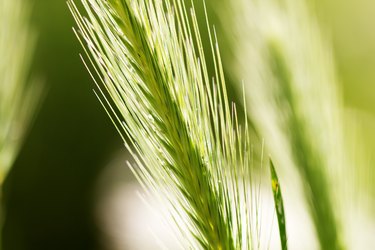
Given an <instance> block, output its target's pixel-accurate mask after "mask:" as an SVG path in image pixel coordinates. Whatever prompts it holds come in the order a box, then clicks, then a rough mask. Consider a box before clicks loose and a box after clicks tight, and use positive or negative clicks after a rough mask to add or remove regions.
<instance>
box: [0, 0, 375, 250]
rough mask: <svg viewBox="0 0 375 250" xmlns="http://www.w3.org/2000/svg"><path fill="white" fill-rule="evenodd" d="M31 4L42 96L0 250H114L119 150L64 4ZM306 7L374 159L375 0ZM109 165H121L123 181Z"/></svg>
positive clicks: (11, 180)
mask: <svg viewBox="0 0 375 250" xmlns="http://www.w3.org/2000/svg"><path fill="white" fill-rule="evenodd" d="M29 1H30V2H31V4H32V5H33V15H32V26H33V27H34V29H36V30H37V32H38V44H37V49H36V53H35V56H34V62H33V66H32V72H36V73H38V74H40V75H43V76H44V79H45V89H46V90H45V97H44V100H43V102H42V105H41V108H40V110H39V112H38V114H37V116H36V119H35V121H34V123H33V125H32V126H31V129H30V130H29V134H28V136H27V137H26V140H25V143H24V145H23V148H22V150H21V152H20V154H19V155H18V158H17V160H16V162H15V164H14V166H13V168H12V170H11V172H10V174H9V175H8V177H7V179H6V181H5V186H4V200H5V201H4V202H5V211H6V219H5V225H4V230H3V242H2V244H3V246H4V249H10V250H13V249H15V250H18V249H19V250H28V249H30V250H31V249H35V250H37V249H38V250H44V249H46V250H49V249H51V250H52V249H53V250H58V249H71V250H74V249H81V250H83V249H93V250H94V249H111V247H110V246H108V245H106V244H105V243H103V238H105V237H104V236H103V235H105V231H106V227H105V226H104V225H103V223H101V220H100V219H98V216H97V214H98V210H100V209H101V208H102V207H103V206H102V205H101V204H100V202H105V201H106V199H104V198H103V197H105V196H106V194H107V191H106V189H110V188H111V187H112V186H113V185H116V183H132V182H134V178H133V177H132V176H131V173H130V171H128V170H127V167H126V164H125V158H126V152H125V148H124V147H123V143H122V141H121V139H120V137H119V136H118V134H117V132H116V130H115V128H114V127H113V126H112V124H111V122H110V120H109V119H108V117H107V115H106V113H105V112H104V110H103V109H102V107H101V105H100V103H99V102H98V100H97V98H96V97H95V95H94V93H93V91H92V89H93V88H94V84H93V82H92V80H91V79H90V77H89V74H88V73H87V70H86V69H85V67H84V65H83V63H82V62H81V60H80V58H79V53H82V49H81V46H80V44H79V43H78V41H77V39H76V37H75V35H74V33H73V31H72V27H73V26H74V21H73V18H72V16H71V14H70V12H69V10H68V8H67V5H66V2H65V0H29ZM312 9H313V11H314V12H315V14H316V15H317V16H318V18H319V22H320V24H321V27H322V28H323V30H324V31H325V32H326V34H328V35H329V36H330V37H329V38H330V39H331V41H332V44H333V48H334V52H335V56H336V62H337V72H338V75H339V79H340V81H341V83H342V89H343V94H344V101H345V106H346V107H347V108H349V109H351V110H355V113H356V117H357V118H358V121H360V122H359V125H358V126H360V128H361V129H360V130H359V131H361V136H362V137H360V138H361V139H362V140H363V145H365V148H366V151H367V160H368V161H369V162H373V160H372V158H371V157H372V155H371V152H373V151H374V150H375V119H373V116H375V29H374V24H375V2H374V1H373V0H356V1H354V0H351V1H350V0H348V1H339V0H315V2H314V6H313V8H312ZM219 39H220V38H219ZM119 155H120V156H119ZM113 164H115V165H117V166H118V165H121V164H122V165H123V168H121V171H120V173H121V176H118V172H117V170H116V171H114V172H115V173H117V174H113V171H112V170H111V169H112V168H111V166H112V165H113ZM114 176H116V177H114ZM131 190H132V189H131ZM372 190H374V189H372ZM134 192H135V190H134ZM374 193H375V192H374ZM120 194H123V193H122V192H120ZM133 197H134V195H133ZM124 206H125V207H126V204H125V205H124ZM104 207H105V206H104ZM149 219H151V218H149ZM140 230H142V229H140ZM122 233H124V232H122ZM125 237H126V235H125Z"/></svg>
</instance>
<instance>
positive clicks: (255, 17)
mask: <svg viewBox="0 0 375 250" xmlns="http://www.w3.org/2000/svg"><path fill="white" fill-rule="evenodd" d="M212 4H213V8H216V10H217V13H219V15H218V16H219V18H218V19H219V20H220V19H221V20H222V21H221V23H220V25H219V30H220V31H221V36H220V39H224V41H225V43H224V44H225V45H226V48H227V49H228V52H227V53H226V54H225V55H226V57H225V62H226V63H227V65H228V66H229V67H231V68H230V69H229V71H230V72H231V76H232V77H233V78H234V79H235V82H240V81H241V80H244V81H245V84H246V97H247V99H248V105H247V106H248V111H249V117H250V119H251V121H252V122H253V123H254V124H255V127H256V130H257V131H258V133H259V135H260V136H261V137H263V138H265V141H266V147H267V149H268V150H269V151H270V153H271V155H272V156H273V159H274V160H275V162H277V166H279V167H280V168H284V169H287V168H290V167H292V166H294V167H295V169H297V170H298V172H299V173H300V176H301V178H302V183H303V188H304V194H305V197H306V199H307V201H308V204H309V208H310V213H311V216H312V219H313V222H314V224H315V228H316V232H317V236H318V239H319V241H320V245H321V248H322V249H341V248H342V242H341V240H342V239H341V238H340V232H339V225H340V218H339V216H338V214H340V211H339V209H338V208H337V207H335V205H337V204H336V203H335V201H334V200H335V198H336V197H334V194H337V193H339V192H340V191H335V190H334V188H335V186H334V185H333V182H334V177H335V176H332V175H331V173H334V172H335V171H336V170H337V169H339V168H341V171H344V169H345V168H344V164H343V160H342V156H343V153H342V143H343V140H342V135H341V133H342V121H341V114H340V113H341V100H340V91H339V90H338V87H337V86H336V84H337V81H336V78H335V67H334V63H333V59H332V53H331V50H330V48H329V46H328V45H327V43H326V41H325V39H323V38H322V36H321V32H320V30H319V28H318V25H317V23H316V21H315V20H314V18H312V15H311V14H310V13H309V11H308V8H307V6H305V3H304V1H298V0H281V1H277V0H239V1H230V0H219V1H213V2H212ZM336 173H337V172H336ZM339 176H340V177H341V176H342V175H339Z"/></svg>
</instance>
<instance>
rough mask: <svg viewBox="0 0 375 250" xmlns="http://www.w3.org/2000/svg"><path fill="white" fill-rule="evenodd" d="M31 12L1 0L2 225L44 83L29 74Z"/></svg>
mask: <svg viewBox="0 0 375 250" xmlns="http://www.w3.org/2000/svg"><path fill="white" fill-rule="evenodd" d="M29 16H30V7H29V4H28V3H27V1H23V0H0V228H2V224H3V220H4V216H5V211H4V209H3V204H2V198H1V196H2V195H1V193H2V186H3V182H4V179H5V178H6V176H7V174H8V172H9V170H10V168H11V167H12V165H13V162H14V160H15V158H16V157H17V154H18V151H19V150H20V147H21V145H22V142H23V139H24V137H25V134H26V132H27V129H28V126H29V125H30V122H31V120H32V118H33V115H34V112H35V109H36V106H37V103H38V101H39V97H40V93H41V84H39V83H38V82H36V81H35V80H31V81H30V76H29V68H30V61H31V57H32V54H33V52H34V44H35V34H34V32H33V31H32V29H31V28H30V26H29ZM0 231H1V230H0ZM0 245H1V238H0ZM0 248H1V246H0Z"/></svg>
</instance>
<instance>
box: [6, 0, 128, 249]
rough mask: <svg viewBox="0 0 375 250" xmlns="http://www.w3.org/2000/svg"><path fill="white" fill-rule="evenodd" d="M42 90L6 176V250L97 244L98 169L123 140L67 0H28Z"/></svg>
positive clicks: (85, 247) (60, 247)
mask: <svg viewBox="0 0 375 250" xmlns="http://www.w3.org/2000/svg"><path fill="white" fill-rule="evenodd" d="M33 5H34V13H33V23H34V26H35V27H36V28H37V29H38V33H39V40H38V46H37V50H36V54H35V63H34V67H33V72H34V73H35V72H36V73H38V74H40V75H42V76H44V78H45V85H46V94H45V98H44V101H43V103H42V106H41V108H40V110H39V113H38V115H37V117H36V120H35V122H34V124H33V126H32V128H31V130H30V133H29V134H28V136H27V138H26V140H25V143H24V146H23V149H22V151H21V152H20V154H19V157H18V159H17V161H16V163H15V165H14V167H13V169H12V171H11V173H10V175H9V176H8V178H7V180H6V182H5V191H4V199H5V207H6V215H7V217H6V220H5V226H4V230H3V237H4V239H3V249H5V250H32V249H35V250H49V249H51V250H59V249H62V250H63V249H64V250H67V249H69V250H74V249H80V250H84V249H90V250H91V249H99V247H98V239H99V237H98V236H99V231H98V228H99V227H98V226H97V225H96V224H95V220H94V214H93V211H94V201H95V199H94V198H95V197H94V188H95V183H96V179H97V177H98V174H99V173H100V171H101V170H102V168H103V167H104V166H105V165H106V164H107V163H108V162H109V161H110V159H111V156H112V152H114V151H115V150H117V149H119V148H122V142H121V140H120V137H119V136H118V135H117V132H116V131H115V129H114V127H113V126H112V124H111V122H110V120H109V119H108V117H107V116H106V114H105V112H104V111H103V109H102V107H101V105H100V103H99V102H98V100H97V99H96V97H95V95H94V93H93V91H92V89H93V88H94V84H93V82H92V80H91V79H90V77H89V74H88V73H87V70H86V69H85V68H84V66H83V64H82V62H81V60H80V58H79V55H78V54H79V53H80V52H82V49H81V47H80V45H79V43H78V41H77V39H76V38H75V36H74V34H73V31H72V28H71V27H72V26H74V22H73V18H72V17H71V15H70V12H69V10H68V7H67V5H66V3H65V0H35V1H33Z"/></svg>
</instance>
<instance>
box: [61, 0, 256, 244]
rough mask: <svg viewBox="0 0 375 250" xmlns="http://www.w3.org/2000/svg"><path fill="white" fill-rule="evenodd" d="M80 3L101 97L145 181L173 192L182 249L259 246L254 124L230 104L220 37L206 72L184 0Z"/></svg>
mask: <svg viewBox="0 0 375 250" xmlns="http://www.w3.org/2000/svg"><path fill="white" fill-rule="evenodd" d="M81 2H82V4H83V6H84V9H85V12H86V14H85V15H87V17H84V16H83V15H81V13H80V12H79V10H78V8H77V7H76V5H75V4H74V3H73V2H72V1H69V2H68V4H69V7H70V9H71V11H72V13H73V16H74V18H75V20H76V22H77V25H78V31H77V34H78V37H79V39H80V41H81V43H82V45H83V47H84V48H85V50H86V53H87V56H88V61H89V62H90V64H91V66H92V67H91V66H90V67H89V66H88V68H89V69H91V70H90V71H91V72H93V79H94V80H95V81H97V84H98V86H99V89H101V90H100V93H99V95H98V96H99V98H100V100H101V102H102V104H103V106H104V107H105V108H106V109H107V111H108V113H109V115H110V116H111V118H112V120H113V122H114V124H115V125H116V127H117V129H118V131H119V132H120V134H121V135H122V137H123V139H124V142H125V144H126V147H127V149H128V150H129V151H130V152H131V153H132V156H133V158H134V159H135V161H136V163H137V166H134V167H133V169H134V172H135V174H136V176H137V177H138V178H139V180H140V182H141V184H143V185H144V186H145V187H146V190H150V191H151V193H152V194H153V195H163V196H166V197H168V198H169V200H170V202H171V207H172V208H173V209H172V210H171V211H170V212H171V213H172V215H174V216H175V217H174V218H175V219H176V221H177V224H178V226H179V228H180V229H181V232H180V233H181V234H180V237H179V238H180V239H181V240H182V241H181V242H182V243H187V244H186V245H184V247H185V248H192V249H200V248H202V249H215V250H216V249H252V248H256V246H253V244H252V241H253V239H254V238H256V237H257V236H256V233H253V229H254V227H253V226H252V223H255V220H253V218H250V216H251V215H252V214H255V213H256V212H254V211H253V209H255V207H256V205H254V204H255V202H254V197H253V196H252V195H253V194H252V189H251V182H250V180H251V178H253V176H252V175H251V173H250V172H251V170H250V162H251V159H250V155H251V154H250V151H251V147H250V142H249V135H248V127H247V123H245V126H244V127H242V128H241V127H240V126H239V124H238V123H237V116H236V112H235V108H234V106H232V107H230V105H229V102H228V97H227V93H226V87H225V81H224V75H223V69H222V65H221V58H220V54H219V49H218V45H217V43H216V42H214V40H213V39H211V50H212V54H213V58H212V60H213V64H214V65H215V77H214V78H213V79H211V78H210V76H209V75H208V72H207V65H206V59H205V56H204V51H203V46H202V41H201V36H200V33H199V29H198V23H197V20H196V16H195V12H194V9H192V10H191V11H190V12H189V11H188V10H187V9H186V8H185V6H184V3H183V1H181V0H166V1H162V0H143V1H142V0H121V1H120V0H110V1H102V0H81ZM188 13H190V14H188ZM208 27H209V26H208ZM208 29H209V28H208ZM208 32H209V35H210V36H212V35H211V32H210V31H208ZM126 138H128V140H127V139H126ZM176 197H177V201H176Z"/></svg>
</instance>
